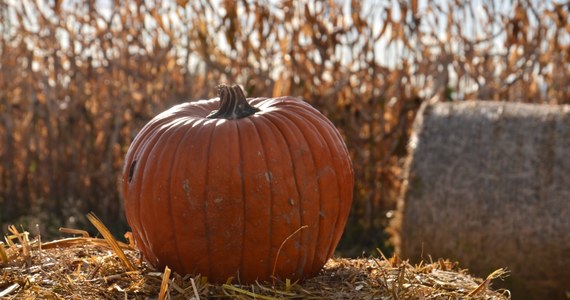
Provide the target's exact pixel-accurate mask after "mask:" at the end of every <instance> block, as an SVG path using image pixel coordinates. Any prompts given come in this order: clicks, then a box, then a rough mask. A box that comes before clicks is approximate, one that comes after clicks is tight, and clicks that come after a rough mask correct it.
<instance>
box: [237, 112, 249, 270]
mask: <svg viewBox="0 0 570 300" xmlns="http://www.w3.org/2000/svg"><path fill="white" fill-rule="evenodd" d="M240 123H242V122H236V129H237V134H238V139H237V142H238V145H237V149H239V159H240V162H241V163H240V165H239V172H240V174H241V199H242V209H241V210H242V214H243V221H242V235H241V237H242V238H241V247H240V249H239V250H240V251H241V253H240V255H239V256H240V258H239V269H238V270H243V256H244V255H245V251H243V249H244V248H245V242H246V235H245V227H246V221H247V213H246V196H245V176H244V169H243V168H244V164H243V161H244V155H243V153H244V152H243V142H242V138H243V137H242V135H243V133H242V132H241V131H240ZM242 130H243V129H242ZM239 275H241V274H238V280H239V279H240V278H239Z"/></svg>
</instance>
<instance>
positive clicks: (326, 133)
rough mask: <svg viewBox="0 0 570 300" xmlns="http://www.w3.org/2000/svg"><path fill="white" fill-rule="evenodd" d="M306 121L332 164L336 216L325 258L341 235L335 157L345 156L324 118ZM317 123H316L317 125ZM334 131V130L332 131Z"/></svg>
mask: <svg viewBox="0 0 570 300" xmlns="http://www.w3.org/2000/svg"><path fill="white" fill-rule="evenodd" d="M302 114H307V112H302ZM306 119H308V120H309V121H310V122H311V123H313V126H314V128H315V129H316V130H317V131H318V132H319V135H320V136H321V138H322V139H323V141H324V143H325V145H326V147H325V148H326V149H327V152H328V155H329V157H328V161H330V162H331V163H332V164H333V168H332V171H333V173H334V178H335V179H336V180H335V181H336V188H337V190H336V192H335V193H334V195H333V196H332V197H331V198H334V199H335V200H337V201H335V203H336V204H337V205H336V207H337V209H336V214H334V215H335V221H334V222H333V224H332V227H333V228H332V230H331V233H332V234H331V236H329V237H327V239H326V240H329V243H328V246H326V247H325V248H326V249H327V250H326V252H325V254H326V256H327V257H330V256H332V254H333V253H332V252H334V248H336V244H337V243H338V240H337V236H342V234H337V231H338V230H339V227H338V223H339V220H340V219H341V217H342V214H341V212H342V210H341V208H342V199H344V198H342V197H341V192H342V186H341V185H342V183H341V182H340V180H341V178H340V176H341V174H339V172H338V170H339V168H340V166H339V163H340V162H341V160H340V159H338V158H337V157H342V156H340V155H339V154H340V153H342V154H345V153H343V151H342V150H344V149H339V148H338V144H339V143H335V142H334V140H333V139H334V137H333V136H332V135H331V131H333V132H336V129H335V128H334V127H332V124H331V123H329V121H328V120H327V119H324V118H319V119H318V120H315V119H314V118H306ZM317 121H318V123H317ZM333 129H334V130H333ZM335 137H336V136H335ZM343 228H344V227H343Z"/></svg>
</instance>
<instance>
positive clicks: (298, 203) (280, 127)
mask: <svg viewBox="0 0 570 300" xmlns="http://www.w3.org/2000/svg"><path fill="white" fill-rule="evenodd" d="M274 117H275V116H272V115H271V114H264V115H260V118H265V119H266V120H267V122H269V123H271V124H272V125H273V127H274V128H275V130H276V131H277V132H278V133H279V136H281V138H282V140H283V143H284V144H285V146H286V147H287V151H284V152H286V153H287V155H288V157H286V158H283V159H285V160H287V161H288V162H289V163H288V165H289V166H290V167H291V170H292V172H291V173H292V174H294V176H295V178H294V179H293V184H292V186H293V187H294V191H293V193H294V194H295V195H296V199H294V201H295V200H296V202H295V204H294V205H296V206H297V207H298V209H297V220H298V223H299V224H297V226H295V224H294V223H293V222H292V224H291V226H292V227H291V233H293V232H295V231H296V230H298V229H299V228H300V227H301V226H303V214H302V212H301V210H302V201H301V199H302V197H301V192H300V187H299V182H298V180H297V179H296V174H297V170H296V167H295V163H294V159H293V157H292V155H291V153H292V151H293V150H294V149H292V148H291V144H297V143H290V141H289V139H288V138H287V137H288V136H291V137H296V136H295V134H292V133H289V135H287V134H285V133H284V130H286V129H287V130H288V131H291V129H290V128H288V127H289V126H288V124H287V123H286V122H283V121H282V120H277V119H276V118H274ZM276 123H279V124H276ZM300 234H301V233H299V236H298V237H294V239H298V240H299V241H301V240H302V239H301V235H300ZM290 243H293V241H290ZM296 252H297V254H296V258H295V259H294V261H297V267H295V273H297V274H299V273H300V270H301V269H302V267H301V266H300V261H301V260H300V258H301V248H300V247H297V251H296ZM276 259H277V257H276Z"/></svg>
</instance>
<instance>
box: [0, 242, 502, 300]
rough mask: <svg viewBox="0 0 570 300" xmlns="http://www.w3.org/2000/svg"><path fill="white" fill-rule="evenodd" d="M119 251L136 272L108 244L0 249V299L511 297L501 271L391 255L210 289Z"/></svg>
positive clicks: (134, 253) (331, 263) (128, 251)
mask: <svg viewBox="0 0 570 300" xmlns="http://www.w3.org/2000/svg"><path fill="white" fill-rule="evenodd" d="M106 239H107V238H106ZM118 246H119V247H120V248H121V249H122V251H123V253H124V255H125V257H126V259H128V260H129V261H130V264H131V265H132V266H134V268H135V270H132V271H131V270H129V268H128V267H127V266H126V265H127V264H125V262H123V261H122V259H120V258H119V256H117V251H116V249H115V248H114V247H111V246H109V244H108V239H107V240H103V239H96V238H90V237H80V238H72V239H63V240H57V241H53V242H50V243H46V244H43V245H42V246H41V247H40V245H39V242H38V241H37V240H36V241H31V242H24V243H22V244H13V245H10V246H4V245H0V248H2V249H4V250H5V254H6V257H7V259H6V260H5V259H2V260H0V274H1V277H0V299H4V298H6V299H38V298H40V299H156V298H157V296H158V299H161V297H162V299H270V300H271V299H481V300H483V299H485V300H505V299H510V296H509V292H508V291H506V290H497V291H495V290H492V289H491V287H490V285H491V281H492V280H493V279H496V278H501V277H503V276H504V275H505V273H504V272H503V270H498V271H497V272H494V273H492V274H490V275H489V276H488V277H487V278H486V279H485V280H483V279H480V278H475V277H471V276H470V275H469V274H467V273H466V271H465V270H462V269H459V268H458V267H457V265H456V264H454V263H451V262H450V261H444V260H440V261H437V262H434V263H431V264H420V265H411V264H409V263H408V262H407V261H402V260H400V259H398V258H397V257H394V258H391V259H385V258H384V259H375V258H361V259H344V258H334V259H331V260H329V261H328V263H327V264H326V265H325V267H324V269H323V270H322V272H321V273H320V274H319V275H318V276H317V277H315V278H312V279H309V280H306V281H305V282H302V283H299V282H289V281H285V282H265V283H256V284H251V285H241V284H239V280H237V279H233V280H231V281H228V283H226V284H210V283H208V281H207V278H203V277H200V276H199V275H197V276H191V275H184V276H181V275H179V274H176V273H172V274H171V275H170V272H169V270H165V271H166V272H164V273H163V272H161V270H154V269H152V267H151V266H150V265H148V264H146V263H145V262H144V261H142V260H141V259H140V256H139V254H138V253H137V251H135V250H134V249H133V248H131V247H132V246H130V245H126V244H122V243H118Z"/></svg>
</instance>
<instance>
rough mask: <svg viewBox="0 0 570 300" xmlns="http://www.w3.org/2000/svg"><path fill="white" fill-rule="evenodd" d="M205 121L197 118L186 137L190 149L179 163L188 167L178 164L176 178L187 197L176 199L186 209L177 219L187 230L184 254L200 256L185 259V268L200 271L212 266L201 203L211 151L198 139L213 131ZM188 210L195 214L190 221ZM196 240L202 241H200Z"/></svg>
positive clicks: (188, 271) (180, 158) (183, 195)
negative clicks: (208, 257)
mask: <svg viewBox="0 0 570 300" xmlns="http://www.w3.org/2000/svg"><path fill="white" fill-rule="evenodd" d="M205 123H207V120H206V119H202V118H197V121H196V122H195V126H193V128H192V130H191V135H190V136H189V137H188V139H186V140H185V141H184V149H185V152H186V153H184V155H181V156H180V157H179V161H178V163H177V166H184V167H178V168H176V169H175V170H174V174H173V176H174V178H176V179H177V180H179V181H178V182H175V184H180V185H179V186H178V188H179V190H178V192H179V195H180V198H181V199H184V200H183V201H176V203H177V204H179V205H180V207H179V210H177V211H179V212H182V213H183V215H182V216H180V217H179V218H178V219H177V220H179V221H180V222H179V223H180V224H179V225H178V226H179V228H180V229H181V230H184V232H185V233H186V234H185V235H184V237H185V239H183V245H184V247H182V248H183V249H185V251H184V253H183V254H184V255H187V256H192V257H196V259H194V260H185V262H186V263H188V264H189V265H188V264H186V263H184V265H183V270H184V271H185V272H187V273H195V272H197V271H200V272H202V273H204V274H205V270H206V269H207V266H208V261H207V258H206V255H204V254H203V253H207V248H206V243H203V242H201V241H203V239H204V238H205V235H206V233H205V232H206V230H205V224H206V221H205V220H206V216H205V215H204V214H203V211H202V209H201V205H200V204H201V203H202V202H201V200H200V199H202V198H203V186H204V184H203V180H204V179H205V178H204V176H202V174H205V173H206V172H207V169H206V168H205V167H204V162H205V161H206V158H207V157H208V155H209V154H208V152H207V149H206V147H205V144H204V143H196V141H203V140H205V139H206V138H207V137H208V136H210V134H211V129H210V127H209V125H205ZM195 129H196V130H195ZM175 186H176V185H175ZM184 213H187V216H191V217H192V219H191V220H190V222H188V221H189V220H188V219H187V216H185V215H184ZM196 240H198V241H200V242H196ZM190 262H192V263H190Z"/></svg>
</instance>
